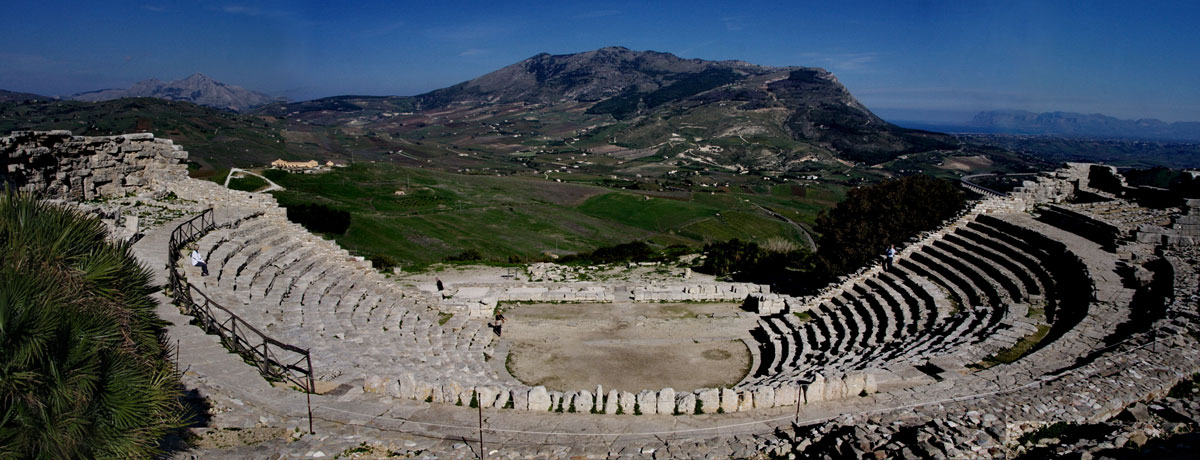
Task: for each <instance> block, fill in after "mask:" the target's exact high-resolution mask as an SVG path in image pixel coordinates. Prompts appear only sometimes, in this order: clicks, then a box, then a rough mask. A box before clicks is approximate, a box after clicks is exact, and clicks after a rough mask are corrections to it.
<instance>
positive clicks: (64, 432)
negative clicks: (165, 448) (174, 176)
mask: <svg viewBox="0 0 1200 460" xmlns="http://www.w3.org/2000/svg"><path fill="white" fill-rule="evenodd" d="M164 249H165V248H164ZM155 290H156V288H155V287H153V286H151V276H150V272H149V271H147V270H146V269H145V268H143V267H142V266H140V265H139V264H138V263H137V261H136V260H135V259H134V257H133V256H132V255H131V253H130V251H129V246H128V245H127V244H112V243H109V242H108V241H106V240H105V228H104V225H103V224H101V223H100V221H99V220H97V219H94V218H90V217H85V216H83V215H81V214H79V213H78V212H77V211H74V210H71V209H68V208H63V207H58V206H53V205H50V204H47V203H45V202H42V201H38V200H36V199H33V198H31V197H30V196H27V195H21V194H15V193H12V192H11V191H9V192H6V193H5V194H4V195H2V196H0V357H3V358H0V458H149V457H151V456H153V455H154V454H155V453H156V450H157V446H158V445H159V443H160V440H161V439H162V438H163V436H165V435H166V434H167V433H168V432H169V431H170V430H172V429H174V428H176V427H178V426H180V425H181V424H182V421H181V419H180V417H181V416H180V415H179V414H180V413H181V412H182V407H181V406H180V403H179V399H178V396H179V395H178V391H177V385H178V380H177V379H176V377H175V369H174V367H173V365H172V364H171V362H170V360H169V359H168V350H169V347H168V346H167V345H166V343H165V340H164V335H163V328H162V324H163V323H162V321H161V320H160V319H159V318H158V316H157V315H156V314H155V311H154V309H155V301H154V300H153V299H152V298H151V297H150V294H151V293H153V292H154V291H155Z"/></svg>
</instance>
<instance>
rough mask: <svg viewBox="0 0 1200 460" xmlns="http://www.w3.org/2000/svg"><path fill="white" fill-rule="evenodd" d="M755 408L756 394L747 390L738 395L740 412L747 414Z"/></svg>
mask: <svg viewBox="0 0 1200 460" xmlns="http://www.w3.org/2000/svg"><path fill="white" fill-rule="evenodd" d="M753 408H754V392H753V391H750V390H745V391H743V392H741V393H738V407H737V410H738V412H746V411H749V410H750V409H753Z"/></svg>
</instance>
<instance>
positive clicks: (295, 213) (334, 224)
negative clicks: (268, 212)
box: [285, 203, 350, 235]
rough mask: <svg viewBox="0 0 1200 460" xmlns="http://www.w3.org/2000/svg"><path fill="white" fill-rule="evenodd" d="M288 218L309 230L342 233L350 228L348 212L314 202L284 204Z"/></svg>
mask: <svg viewBox="0 0 1200 460" xmlns="http://www.w3.org/2000/svg"><path fill="white" fill-rule="evenodd" d="M285 206H286V208H287V218H288V220H290V221H292V222H295V223H297V224H300V225H303V226H304V228H307V229H308V230H309V231H311V232H316V233H332V234H337V235H342V234H345V233H346V229H348V228H350V213H349V212H346V211H339V210H337V209H333V208H331V207H329V206H325V205H321V204H316V203H302V204H289V205H285Z"/></svg>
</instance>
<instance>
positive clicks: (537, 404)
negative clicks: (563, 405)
mask: <svg viewBox="0 0 1200 460" xmlns="http://www.w3.org/2000/svg"><path fill="white" fill-rule="evenodd" d="M551 402H553V400H552V399H550V393H547V392H546V387H544V386H541V385H538V386H536V387H533V388H532V389H530V390H529V410H531V411H547V410H550V403H551Z"/></svg>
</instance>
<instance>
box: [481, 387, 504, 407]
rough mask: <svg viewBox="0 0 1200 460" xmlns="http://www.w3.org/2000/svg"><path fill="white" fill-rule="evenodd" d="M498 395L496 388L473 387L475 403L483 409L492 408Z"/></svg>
mask: <svg viewBox="0 0 1200 460" xmlns="http://www.w3.org/2000/svg"><path fill="white" fill-rule="evenodd" d="M499 393H500V392H499V391H497V390H496V388H494V387H489V386H479V387H475V398H476V399H478V401H477V402H478V403H479V405H480V406H483V407H492V406H493V405H495V404H496V397H497V396H499Z"/></svg>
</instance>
